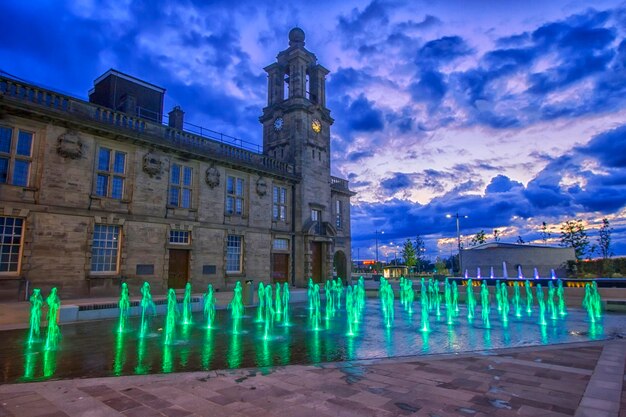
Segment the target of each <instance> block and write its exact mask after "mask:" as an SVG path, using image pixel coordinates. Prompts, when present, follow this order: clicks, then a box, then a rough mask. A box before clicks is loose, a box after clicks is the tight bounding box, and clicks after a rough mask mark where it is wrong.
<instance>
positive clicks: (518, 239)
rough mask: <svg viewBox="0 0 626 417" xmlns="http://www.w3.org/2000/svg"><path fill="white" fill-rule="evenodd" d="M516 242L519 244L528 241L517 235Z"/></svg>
mask: <svg viewBox="0 0 626 417" xmlns="http://www.w3.org/2000/svg"><path fill="white" fill-rule="evenodd" d="M515 243H517V244H518V245H523V244H524V243H526V242H524V239H522V237H521V236H518V237H517V241H516V242H515Z"/></svg>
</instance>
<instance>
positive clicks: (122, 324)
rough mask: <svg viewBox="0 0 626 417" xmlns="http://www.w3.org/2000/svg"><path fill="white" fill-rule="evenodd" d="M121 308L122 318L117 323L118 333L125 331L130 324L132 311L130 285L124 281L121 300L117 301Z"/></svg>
mask: <svg viewBox="0 0 626 417" xmlns="http://www.w3.org/2000/svg"><path fill="white" fill-rule="evenodd" d="M117 305H118V307H119V309H120V318H119V322H118V325H117V331H118V333H124V332H125V331H126V327H127V324H128V312H129V311H130V296H129V295H128V285H127V284H126V283H125V282H123V283H122V287H121V289H120V300H119V301H118V303H117Z"/></svg>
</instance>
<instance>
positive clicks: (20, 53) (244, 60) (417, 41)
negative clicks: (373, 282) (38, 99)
mask: <svg viewBox="0 0 626 417" xmlns="http://www.w3.org/2000/svg"><path fill="white" fill-rule="evenodd" d="M590 4H591V5H593V7H590ZM0 14H1V15H2V16H3V23H2V26H3V31H2V32H3V33H2V35H1V41H0V70H2V71H4V72H6V73H9V74H11V75H13V76H17V77H19V78H22V79H24V80H27V81H30V82H32V83H35V84H39V85H42V86H45V87H48V88H51V89H53V90H57V91H61V92H64V93H67V94H70V95H72V96H76V97H79V98H83V99H87V91H88V90H89V89H90V88H91V87H93V80H94V79H95V78H97V77H98V76H99V75H101V74H102V73H104V72H105V71H107V70H108V69H109V68H114V69H117V70H119V71H122V72H125V73H127V74H130V75H133V76H136V77H138V78H141V79H143V80H146V81H148V82H151V83H153V84H156V85H158V86H161V87H164V88H166V89H167V92H166V100H165V113H167V112H168V111H169V110H171V108H172V107H173V106H175V105H180V106H181V107H182V108H183V110H184V111H185V120H186V121H188V122H191V123H194V124H197V125H201V126H204V127H208V128H210V129H213V130H216V131H220V132H223V133H226V134H229V135H232V136H236V137H238V138H242V139H244V140H247V141H250V142H253V143H256V144H258V145H261V143H262V130H261V124H260V123H259V121H258V117H259V116H260V115H261V109H262V108H263V107H264V106H265V105H266V102H267V99H266V90H267V77H266V74H265V72H264V71H263V67H265V66H267V65H269V64H271V63H272V62H274V61H275V58H276V55H277V53H278V52H279V51H281V50H284V49H286V48H287V46H288V38H287V34H288V32H289V30H290V29H291V28H293V27H295V26H298V27H301V28H302V29H303V30H304V31H305V33H306V48H307V49H308V50H310V51H311V52H313V53H315V54H316V55H317V57H318V60H319V63H320V64H322V65H323V66H325V67H326V68H328V69H329V70H330V74H329V76H328V79H327V106H328V107H329V108H330V110H331V115H332V116H333V117H334V118H335V124H334V125H333V126H332V128H331V132H332V137H331V146H332V164H333V172H332V173H333V175H336V176H339V177H343V178H347V179H349V180H350V183H351V185H350V187H351V189H352V190H354V191H356V192H357V193H358V194H357V196H356V197H354V198H353V206H352V237H353V258H357V257H359V258H361V259H366V258H370V259H372V258H374V256H375V254H374V247H375V240H374V238H375V230H384V232H385V234H384V235H379V236H380V238H379V245H380V252H379V254H380V255H379V257H380V258H381V259H383V260H384V259H385V258H386V257H388V256H389V258H392V257H393V253H394V247H395V246H399V245H402V244H403V242H404V241H405V240H406V239H407V238H412V239H413V238H414V237H415V235H417V234H419V235H420V236H422V237H423V238H424V239H425V241H426V249H427V254H428V255H429V256H430V257H431V258H433V259H434V257H435V256H442V257H448V256H450V255H452V254H454V253H456V224H455V221H454V219H448V218H446V216H445V215H446V214H452V215H454V214H455V213H459V214H461V215H467V216H468V218H467V219H465V218H463V219H462V221H461V233H462V235H463V236H464V238H465V239H466V243H465V244H466V245H467V244H468V243H469V238H470V237H471V236H472V235H473V234H475V233H476V232H478V231H480V230H481V229H482V230H484V231H485V233H486V234H487V236H488V238H489V239H488V240H489V241H491V240H493V239H492V233H493V230H494V229H498V230H499V232H500V234H501V241H502V242H510V243H514V242H515V241H516V240H517V239H518V236H521V237H522V239H523V240H524V241H526V242H531V243H543V240H542V239H541V237H540V233H539V228H540V227H541V224H542V222H546V223H547V224H548V225H549V227H550V230H551V233H552V238H551V239H550V243H552V244H558V242H559V237H560V224H561V223H563V222H564V221H566V220H574V219H579V218H580V219H583V220H584V221H585V223H586V228H587V231H588V233H589V235H590V242H591V243H596V239H597V233H596V231H597V228H598V227H599V225H600V223H601V219H602V218H604V217H606V218H608V219H609V221H610V223H611V226H612V227H613V229H614V230H613V233H612V239H613V242H612V250H613V252H614V253H615V254H616V255H626V216H625V214H626V40H625V35H626V3H624V2H619V1H604V0H595V1H593V2H584V1H560V0H549V1H546V0H543V1H534V0H526V1H511V0H499V1H495V0H493V1H486V0H483V1H477V0H474V1H472V0H458V1H432V0H430V1H355V0H351V1H310V0H309V1H292V2H289V1H288V2H285V1H260V0H257V1H232V0H229V1H184V2H183V1H181V2H173V1H151V0H144V1H129V0H126V1H124V0H116V1H96V0H91V1H90V0H80V1H68V2H62V1H35V0H31V1H3V2H0Z"/></svg>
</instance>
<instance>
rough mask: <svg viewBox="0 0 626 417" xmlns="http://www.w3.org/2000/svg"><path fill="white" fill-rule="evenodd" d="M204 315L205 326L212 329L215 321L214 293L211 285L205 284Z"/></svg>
mask: <svg viewBox="0 0 626 417" xmlns="http://www.w3.org/2000/svg"><path fill="white" fill-rule="evenodd" d="M203 311H204V316H205V317H206V328H207V329H212V328H213V322H214V321H215V294H214V291H213V285H211V284H209V285H208V286H207V290H206V294H204V309H203Z"/></svg>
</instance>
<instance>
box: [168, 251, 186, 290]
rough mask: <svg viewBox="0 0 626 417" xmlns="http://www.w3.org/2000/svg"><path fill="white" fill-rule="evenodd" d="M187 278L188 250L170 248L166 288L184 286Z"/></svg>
mask: <svg viewBox="0 0 626 417" xmlns="http://www.w3.org/2000/svg"><path fill="white" fill-rule="evenodd" d="M188 280H189V251H188V250H181V249H170V267H169V273H168V275H167V286H168V288H185V284H187V281H188Z"/></svg>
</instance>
